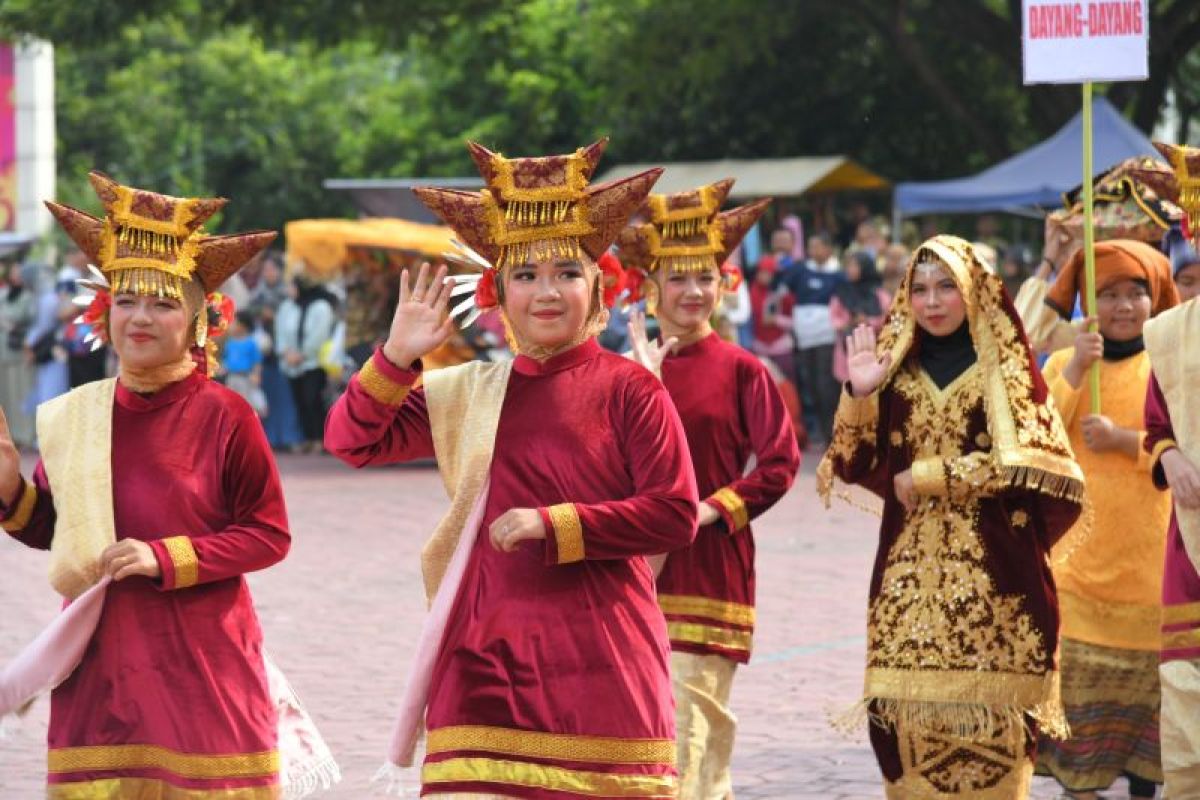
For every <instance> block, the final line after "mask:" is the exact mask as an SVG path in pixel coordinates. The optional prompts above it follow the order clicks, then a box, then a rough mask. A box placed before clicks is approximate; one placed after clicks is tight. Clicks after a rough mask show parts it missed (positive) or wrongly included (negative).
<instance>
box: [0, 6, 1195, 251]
mask: <svg viewBox="0 0 1200 800" xmlns="http://www.w3.org/2000/svg"><path fill="white" fill-rule="evenodd" d="M1150 11H1151V17H1152V19H1151V32H1152V45H1151V71H1152V75H1151V80H1150V81H1146V82H1139V83H1127V84H1116V85H1113V86H1110V87H1103V88H1104V90H1105V91H1107V93H1108V95H1109V97H1110V98H1111V99H1113V100H1114V102H1116V103H1117V105H1118V106H1119V107H1121V108H1123V109H1124V110H1125V111H1126V112H1127V113H1129V114H1130V115H1131V117H1132V118H1133V119H1134V121H1135V122H1136V123H1137V124H1139V125H1140V126H1141V127H1142V128H1143V129H1147V130H1148V129H1149V128H1150V126H1151V125H1152V124H1153V123H1154V121H1155V120H1156V119H1157V117H1158V115H1159V113H1160V110H1161V107H1162V105H1163V101H1164V97H1165V95H1166V93H1167V92H1168V91H1169V90H1173V91H1174V92H1175V95H1176V97H1177V98H1178V99H1179V101H1180V104H1181V107H1182V108H1183V110H1184V112H1185V113H1187V114H1190V113H1194V112H1195V111H1197V110H1198V109H1200V101H1197V100H1196V98H1197V97H1198V96H1200V95H1198V94H1197V91H1198V90H1197V89H1196V81H1195V74H1196V68H1195V65H1196V63H1197V62H1196V58H1197V55H1196V53H1197V48H1196V45H1197V43H1200V3H1197V2H1195V0H1151V7H1150ZM1019 13H1020V2H1019V0H955V2H954V3H947V2H945V0H941V1H940V2H939V0H778V1H777V2H769V3H767V2H762V1H761V0H390V1H388V0H380V1H379V2H362V1H361V0H359V1H357V2H341V1H339V0H310V1H309V2H296V0H291V1H290V2H283V0H262V1H261V2H255V3H251V2H242V1H240V0H210V1H209V2H202V1H201V0H139V1H138V2H134V1H133V0H93V2H89V3H48V2H43V0H0V32H2V31H8V32H9V33H10V35H19V34H23V33H28V34H33V35H38V36H42V37H45V38H49V39H51V40H53V41H54V42H55V43H56V47H57V50H56V53H57V56H56V57H57V68H58V89H57V102H58V110H59V125H58V130H59V139H60V148H59V171H60V176H61V179H60V193H61V195H62V197H63V198H64V199H67V200H68V201H76V202H83V201H85V200H86V198H87V196H88V194H89V192H87V189H86V183H85V181H84V178H83V175H84V173H86V171H87V169H90V168H93V167H96V168H100V169H104V170H106V171H109V172H111V173H112V174H113V175H114V176H115V177H117V178H119V179H121V180H125V181H131V182H134V183H140V184H143V185H147V186H153V187H155V188H157V189H160V190H162V191H168V192H173V193H179V194H188V193H211V192H217V193H222V194H226V195H229V196H231V197H234V198H235V200H236V202H235V203H233V204H232V205H231V206H230V207H229V208H228V210H227V211H226V214H225V217H224V219H223V221H222V223H221V226H222V227H224V228H234V227H239V228H245V227H252V226H266V227H278V226H279V225H280V224H281V223H282V222H283V221H284V220H286V219H290V218H295V217H300V216H315V215H323V214H336V213H344V212H347V211H349V209H347V208H344V207H342V206H340V205H339V204H338V203H339V201H338V200H337V198H336V196H334V195H331V194H330V193H328V192H326V191H325V190H323V189H322V188H321V181H322V180H323V179H324V178H328V177H334V176H346V177H353V176H361V177H383V176H401V175H405V176H412V175H420V176H441V175H463V174H473V169H472V167H471V165H470V162H469V160H468V159H467V156H466V153H465V150H464V149H463V146H462V141H463V139H464V138H474V139H478V140H480V141H482V142H484V143H485V144H487V145H489V146H491V147H494V148H498V149H500V150H503V151H504V152H507V153H509V154H512V155H522V154H529V153H540V152H563V151H566V150H569V149H572V148H574V147H576V146H578V145H580V144H582V143H584V142H586V141H588V140H590V139H591V138H593V137H595V136H598V135H603V134H610V135H611V136H612V145H611V148H610V151H609V152H610V155H609V157H608V158H607V159H606V162H605V163H607V164H613V163H617V162H618V161H634V160H636V161H658V160H681V159H708V158H721V157H754V156H786V155H798V154H835V153H842V154H848V155H851V156H854V157H855V158H857V159H858V160H860V161H862V162H863V163H865V164H866V165H867V166H869V167H871V168H873V169H875V170H876V171H878V172H880V173H882V174H884V175H887V176H889V177H892V178H896V179H909V178H918V179H920V178H931V177H944V176H953V175H961V174H967V173H970V172H972V171H975V170H978V169H981V168H983V167H985V166H987V165H988V164H990V163H992V162H994V161H995V160H997V159H999V158H1002V157H1004V156H1006V155H1008V154H1010V153H1012V152H1015V151H1017V150H1019V149H1021V148H1023V147H1026V146H1028V145H1029V144H1031V143H1033V142H1035V141H1037V140H1038V139H1040V138H1042V137H1044V136H1045V135H1047V134H1049V133H1050V132H1052V131H1054V130H1055V129H1056V128H1057V127H1058V126H1060V125H1061V124H1062V123H1063V122H1064V121H1066V119H1067V118H1069V117H1070V116H1071V114H1073V113H1074V112H1075V111H1076V110H1077V109H1078V106H1079V90H1078V88H1077V87H1036V88H1032V89H1030V88H1027V87H1023V86H1022V85H1021V62H1020V21H1019Z"/></svg>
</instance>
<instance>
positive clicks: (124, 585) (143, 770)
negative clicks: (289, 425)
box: [0, 173, 290, 800]
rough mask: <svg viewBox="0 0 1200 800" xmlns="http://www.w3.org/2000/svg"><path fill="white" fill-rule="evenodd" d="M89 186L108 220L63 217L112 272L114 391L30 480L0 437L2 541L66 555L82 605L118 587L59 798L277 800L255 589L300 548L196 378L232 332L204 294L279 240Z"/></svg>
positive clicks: (73, 423)
mask: <svg viewBox="0 0 1200 800" xmlns="http://www.w3.org/2000/svg"><path fill="white" fill-rule="evenodd" d="M91 177H92V182H93V185H94V186H95V188H96V191H97V193H98V194H99V195H100V198H101V200H102V201H103V203H104V206H105V209H106V212H107V217H106V218H105V219H104V220H98V219H96V218H94V217H91V216H89V215H87V214H84V213H83V212H80V211H76V210H75V209H72V208H69V207H66V206H58V205H55V204H50V205H51V210H52V211H53V212H54V213H55V215H56V216H57V217H58V219H59V221H60V222H61V223H62V225H63V226H64V228H66V229H67V232H68V233H69V234H70V235H71V236H72V238H74V239H75V241H76V242H77V243H78V244H79V246H80V247H81V248H82V249H83V250H84V251H85V252H86V253H87V254H88V255H89V256H90V257H91V258H92V260H93V261H94V263H96V264H98V265H99V267H100V272H99V273H97V274H96V278H98V279H99V280H98V281H96V282H93V283H92V284H91V286H92V288H94V289H96V290H97V293H96V299H95V300H94V301H93V304H92V306H91V307H90V308H89V310H88V312H86V314H85V316H86V317H87V318H88V320H89V321H90V322H92V323H93V324H94V325H95V326H96V327H97V328H98V329H99V330H100V331H101V333H102V335H103V336H104V338H106V339H107V340H108V341H110V342H111V344H112V346H113V348H114V350H115V352H116V353H117V356H118V359H119V364H120V369H119V374H118V377H117V378H115V379H111V380H106V381H100V382H97V383H92V384H87V385H85V386H82V387H80V388H78V389H76V390H74V391H72V392H71V393H70V394H68V395H65V396H63V397H61V398H58V399H56V400H54V401H51V402H50V403H46V404H44V405H43V406H42V407H41V408H40V409H39V412H38V414H39V417H38V419H39V422H38V425H39V428H40V430H41V432H42V434H43V435H42V437H41V443H42V460H41V461H39V463H38V465H37V467H36V469H35V470H34V473H33V476H32V479H31V480H25V479H24V478H22V476H21V475H20V472H19V461H18V459H17V455H16V451H15V449H14V448H13V447H12V443H11V441H10V440H9V439H8V437H7V433H6V430H5V429H4V428H3V426H2V425H0V503H3V505H2V506H0V519H2V520H3V527H4V529H5V530H6V531H8V533H9V534H10V535H11V536H13V537H14V538H16V539H17V540H19V541H21V542H22V543H24V544H26V545H29V546H30V547H34V548H40V549H49V550H50V551H51V554H50V564H51V566H50V576H51V583H52V584H53V585H54V587H55V589H57V590H58V591H59V592H60V593H62V594H63V595H64V596H65V597H67V598H68V600H72V599H74V598H76V597H79V596H81V595H83V594H84V593H85V592H87V591H89V589H90V588H91V587H93V586H94V585H95V584H96V583H97V581H98V580H100V579H101V578H102V577H104V578H107V579H109V580H110V582H109V583H108V584H107V587H106V588H104V589H103V591H104V596H103V601H102V602H103V606H102V611H101V612H100V615H99V621H98V622H97V623H95V629H94V632H92V633H91V636H90V639H85V641H86V642H87V643H86V649H85V650H83V653H82V658H81V659H80V660H79V662H78V666H76V667H75V669H74V671H73V672H71V674H70V676H69V677H68V678H67V679H66V680H65V681H64V682H63V683H61V684H60V685H59V686H57V688H55V689H54V690H53V693H52V695H51V710H50V728H49V757H48V772H49V776H48V784H49V785H48V789H47V796H48V797H49V798H53V800H76V799H78V800H101V799H102V798H112V799H113V800H116V799H117V798H121V799H122V800H125V799H128V798H184V797H186V798H189V799H190V798H196V799H197V800H200V799H201V798H218V797H219V798H223V800H234V798H236V799H237V800H259V799H260V798H262V799H265V798H276V797H280V796H282V792H283V787H281V782H280V752H279V743H278V735H277V725H278V722H279V720H278V718H277V711H276V704H275V701H274V700H273V695H272V690H271V686H270V685H269V679H270V676H271V672H270V671H269V669H268V667H267V666H266V665H265V663H264V657H263V652H262V632H261V630H260V628H259V624H258V620H257V618H256V616H255V612H254V606H253V603H252V601H251V597H250V591H249V588H248V587H247V585H246V581H245V579H244V577H243V576H244V574H245V573H247V572H252V571H254V570H259V569H263V568H265V567H268V566H271V565H272V564H275V563H276V562H278V561H279V560H281V559H282V558H283V557H284V556H285V555H286V553H287V551H288V547H289V544H290V536H289V532H288V521H287V513H286V509H285V507H284V500H283V492H282V491H281V489H280V484H279V476H278V473H277V471H276V468H275V463H274V460H273V458H272V456H271V451H270V448H269V447H268V446H267V442H266V439H265V437H264V435H263V430H262V427H261V425H260V424H259V422H258V419H257V417H256V416H255V413H254V411H253V410H252V409H251V408H250V406H249V405H247V404H246V402H245V401H244V400H242V399H241V398H240V397H238V396H237V395H236V394H234V393H233V392H231V391H229V390H227V389H225V388H224V387H222V386H220V385H219V384H217V383H214V382H213V381H211V380H209V378H208V374H207V371H206V369H202V368H198V364H201V365H203V364H205V363H206V357H205V356H204V355H203V351H202V349H201V348H203V347H204V345H205V344H206V342H207V341H208V338H209V336H210V335H211V334H213V333H215V332H217V330H218V329H220V327H221V325H220V324H218V323H215V320H216V319H217V317H215V316H213V312H214V308H213V305H212V297H211V296H208V297H206V293H207V292H210V291H212V290H213V289H215V288H216V287H217V286H219V285H220V284H221V283H222V282H223V281H224V280H225V279H226V278H228V277H229V276H230V275H232V274H233V273H234V272H235V271H236V270H237V269H238V268H239V267H240V266H241V265H242V264H243V263H245V261H246V260H247V259H248V258H249V257H251V256H252V255H253V254H254V253H256V252H257V251H258V250H259V249H261V248H262V247H264V246H265V245H266V244H267V243H268V242H270V241H271V239H273V238H274V234H273V233H270V232H261V233H254V234H243V235H237V236H223V237H208V236H205V235H204V234H203V233H202V231H201V229H200V226H201V224H202V223H203V222H204V220H205V219H206V218H207V217H209V216H211V215H212V214H213V213H215V212H216V211H217V210H218V209H219V208H220V207H221V206H222V205H223V204H224V201H223V200H189V199H181V198H173V197H167V196H164V195H158V194H154V193H151V192H146V191H141V190H137V189H131V188H129V187H125V186H120V185H118V184H116V183H115V182H113V181H112V180H110V179H108V178H107V177H105V176H103V175H100V174H99V173H93V174H92V176H91ZM226 310H227V311H228V309H226ZM0 419H2V417H0ZM97 588H99V587H97ZM85 633H86V632H85Z"/></svg>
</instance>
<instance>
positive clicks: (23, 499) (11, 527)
mask: <svg viewBox="0 0 1200 800" xmlns="http://www.w3.org/2000/svg"><path fill="white" fill-rule="evenodd" d="M37 497H38V493H37V487H36V486H34V485H33V481H25V488H24V489H23V490H22V491H21V496H20V497H18V498H17V502H16V506H15V510H14V511H13V513H12V516H11V517H9V518H8V519H6V520H4V522H0V528H4V530H6V531H8V532H9V533H16V532H17V531H20V530H24V529H25V526H26V525H28V524H29V520H30V519H31V518H32V517H33V508H34V506H36V505H37Z"/></svg>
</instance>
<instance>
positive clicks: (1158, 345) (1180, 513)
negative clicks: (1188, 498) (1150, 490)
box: [1144, 300, 1200, 570]
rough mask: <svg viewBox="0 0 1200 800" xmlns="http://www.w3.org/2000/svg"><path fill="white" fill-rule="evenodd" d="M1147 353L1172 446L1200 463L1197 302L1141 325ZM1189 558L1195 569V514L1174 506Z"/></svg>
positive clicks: (1199, 526) (1199, 515) (1198, 560)
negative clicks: (1162, 400) (1171, 432)
mask: <svg viewBox="0 0 1200 800" xmlns="http://www.w3.org/2000/svg"><path fill="white" fill-rule="evenodd" d="M1144 335H1145V337H1146V352H1147V353H1149V355H1150V365H1151V367H1152V368H1153V370H1154V377H1155V378H1156V379H1157V380H1158V386H1159V388H1160V389H1162V393H1163V397H1165V398H1166V400H1167V409H1168V411H1170V413H1171V427H1172V429H1173V430H1174V432H1175V443H1176V445H1177V446H1178V447H1179V449H1180V450H1181V451H1182V452H1183V454H1184V455H1186V456H1187V457H1188V458H1189V459H1190V460H1191V461H1192V463H1194V464H1200V404H1198V401H1197V392H1198V391H1200V382H1198V381H1197V376H1200V303H1198V302H1197V301H1196V300H1192V301H1191V302H1188V303H1184V304H1183V305H1182V306H1178V307H1177V308H1173V309H1171V310H1170V311H1166V312H1164V313H1162V314H1160V315H1159V316H1157V317H1154V318H1153V319H1151V320H1149V321H1148V322H1147V323H1146V329H1145V333H1144ZM1175 518H1176V520H1177V521H1178V522H1179V531H1180V533H1182V534H1183V543H1184V547H1185V548H1186V549H1187V554H1188V558H1190V559H1191V561H1192V563H1193V564H1194V565H1195V566H1196V569H1197V570H1200V511H1197V510H1196V509H1189V508H1184V507H1183V506H1180V505H1176V506H1175Z"/></svg>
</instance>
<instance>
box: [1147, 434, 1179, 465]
mask: <svg viewBox="0 0 1200 800" xmlns="http://www.w3.org/2000/svg"><path fill="white" fill-rule="evenodd" d="M1173 447H1179V443H1178V442H1176V441H1175V440H1174V439H1159V440H1158V442H1157V443H1156V444H1155V445H1154V448H1153V449H1152V450H1151V451H1150V468H1151V469H1154V468H1155V467H1157V466H1158V460H1159V459H1160V458H1162V454H1163V453H1165V452H1167V451H1168V450H1170V449H1171V448H1173Z"/></svg>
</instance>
